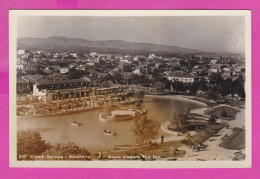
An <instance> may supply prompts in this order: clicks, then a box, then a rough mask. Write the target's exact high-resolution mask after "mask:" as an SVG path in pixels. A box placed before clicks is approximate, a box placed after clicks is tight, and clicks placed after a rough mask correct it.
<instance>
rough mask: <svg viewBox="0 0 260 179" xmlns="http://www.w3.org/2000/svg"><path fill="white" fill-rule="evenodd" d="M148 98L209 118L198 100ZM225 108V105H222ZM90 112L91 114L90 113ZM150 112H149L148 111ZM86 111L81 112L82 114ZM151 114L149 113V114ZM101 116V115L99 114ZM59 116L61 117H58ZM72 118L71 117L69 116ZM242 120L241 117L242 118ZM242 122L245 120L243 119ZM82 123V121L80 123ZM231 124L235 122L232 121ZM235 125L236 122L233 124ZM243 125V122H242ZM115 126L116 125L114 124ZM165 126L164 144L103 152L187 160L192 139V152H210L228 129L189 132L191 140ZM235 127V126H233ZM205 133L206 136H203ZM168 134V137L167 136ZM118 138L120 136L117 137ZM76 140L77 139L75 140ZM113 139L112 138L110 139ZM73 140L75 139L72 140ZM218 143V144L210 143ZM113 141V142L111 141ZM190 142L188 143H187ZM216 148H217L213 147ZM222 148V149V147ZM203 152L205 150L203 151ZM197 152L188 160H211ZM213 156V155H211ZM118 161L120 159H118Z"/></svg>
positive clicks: (95, 154)
mask: <svg viewBox="0 0 260 179" xmlns="http://www.w3.org/2000/svg"><path fill="white" fill-rule="evenodd" d="M146 97H148V98H153V99H163V100H170V101H180V102H182V103H183V104H187V103H189V104H195V105H197V107H196V108H195V109H192V110H191V111H190V112H191V113H197V114H200V115H204V116H206V117H209V116H207V115H205V114H204V113H205V111H206V110H209V107H208V106H207V104H205V103H202V102H198V101H196V100H193V99H189V98H188V97H185V98H183V96H177V97H176V96H155V95H146ZM220 106H223V105H220ZM126 108H127V107H126ZM216 108H217V107H214V109H216ZM100 109H101V108H94V109H92V110H90V111H100ZM90 111H89V112H90ZM148 111H149V110H148ZM74 112H75V114H77V111H74ZM81 112H83V113H84V111H80V113H81ZM148 113H149V112H148ZM70 114H74V113H70ZM98 114H101V113H98ZM58 116H59V115H58ZM69 116H70V115H69ZM52 117H55V115H53V116H52ZM240 118H241V117H240ZM241 120H243V119H242V118H241ZM80 122H81V121H80ZM230 122H231V123H232V122H233V121H230ZM82 123H84V120H83V121H82ZM233 123H234V122H233ZM240 123H241V122H240ZM113 124H114V123H113ZM163 124H165V121H163V122H162V123H161V129H162V132H163V133H164V135H165V137H164V142H163V143H160V141H161V139H160V138H158V139H157V140H156V141H155V143H157V144H155V145H154V146H145V147H142V148H140V147H139V148H132V149H125V150H122V149H121V150H120V149H112V148H111V149H110V150H109V151H107V152H106V151H103V154H104V156H107V157H108V156H114V155H126V156H132V155H136V154H139V153H140V152H142V153H144V154H146V155H152V154H154V155H157V156H160V157H159V158H156V159H154V160H185V156H186V153H187V149H188V148H190V149H191V147H192V145H191V142H189V141H190V140H191V139H193V142H194V141H195V142H194V144H193V147H194V150H193V151H191V152H190V153H192V152H196V150H195V149H196V148H197V145H198V144H201V145H202V146H203V147H204V146H205V148H206V151H208V152H209V150H211V149H212V146H214V145H215V146H216V145H219V142H220V140H221V138H222V137H223V136H225V135H226V132H225V130H224V132H223V129H224V128H225V127H226V124H217V125H216V126H215V129H213V130H212V129H209V130H208V132H206V133H205V132H203V131H189V133H190V134H191V136H192V137H191V138H188V137H187V133H183V134H181V135H180V136H178V133H177V132H175V131H171V130H168V129H167V125H163ZM233 127H234V125H233ZM119 133H120V134H119V135H122V134H123V133H122V131H120V132H119ZM203 133H204V134H203ZM166 134H167V135H166ZM215 135H220V137H219V138H218V139H217V140H216V139H215V138H214V136H215ZM117 137H118V136H117ZM74 139H75V138H74ZM110 139H112V138H110ZM72 140H73V139H72ZM212 140H214V141H216V142H209V141H212ZM109 141H111V140H109ZM187 142H188V143H187ZM133 144H134V141H132V142H130V143H127V142H126V143H121V145H133ZM213 148H216V147H213ZM220 148H222V147H220ZM202 151H203V150H202ZM202 151H201V152H196V155H195V156H196V157H195V156H194V158H192V157H191V158H189V157H187V160H195V159H196V160H198V159H203V160H211V159H209V158H205V157H204V155H207V154H208V152H207V153H205V154H203V153H204V152H202ZM223 151H227V150H225V149H224V150H223ZM218 152H219V150H212V152H211V153H218ZM232 152H233V153H234V152H239V150H235V151H232ZM232 152H229V155H228V156H229V158H227V157H223V160H227V159H228V160H229V159H230V156H231V154H230V153H232ZM173 153H175V155H173ZM211 156H212V155H211ZM92 159H93V160H95V159H97V152H95V151H92ZM104 159H106V157H104ZM108 159H109V160H116V159H115V158H113V157H110V158H109V157H108V158H107V160H108ZM117 159H118V158H117Z"/></svg>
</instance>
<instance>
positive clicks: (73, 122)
mask: <svg viewBox="0 0 260 179" xmlns="http://www.w3.org/2000/svg"><path fill="white" fill-rule="evenodd" d="M69 124H70V125H71V126H80V125H81V124H80V123H79V122H76V121H72V122H71V121H69Z"/></svg>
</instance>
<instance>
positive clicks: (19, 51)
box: [17, 49, 25, 55]
mask: <svg viewBox="0 0 260 179" xmlns="http://www.w3.org/2000/svg"><path fill="white" fill-rule="evenodd" d="M23 54H25V50H22V49H21V50H17V55H23Z"/></svg>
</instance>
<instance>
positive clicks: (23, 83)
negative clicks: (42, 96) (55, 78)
mask: <svg viewBox="0 0 260 179" xmlns="http://www.w3.org/2000/svg"><path fill="white" fill-rule="evenodd" d="M37 81H50V79H49V78H47V77H45V76H43V75H39V74H37V75H24V76H20V77H17V81H16V89H17V92H18V93H23V92H30V91H32V90H33V85H34V84H35V83H36V82H37Z"/></svg>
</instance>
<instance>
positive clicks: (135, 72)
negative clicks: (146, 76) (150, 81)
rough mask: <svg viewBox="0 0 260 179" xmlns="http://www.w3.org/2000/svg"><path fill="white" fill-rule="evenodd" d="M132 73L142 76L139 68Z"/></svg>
mask: <svg viewBox="0 0 260 179" xmlns="http://www.w3.org/2000/svg"><path fill="white" fill-rule="evenodd" d="M133 73H134V74H136V75H140V74H142V72H141V70H140V69H139V68H137V69H135V71H133Z"/></svg>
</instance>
